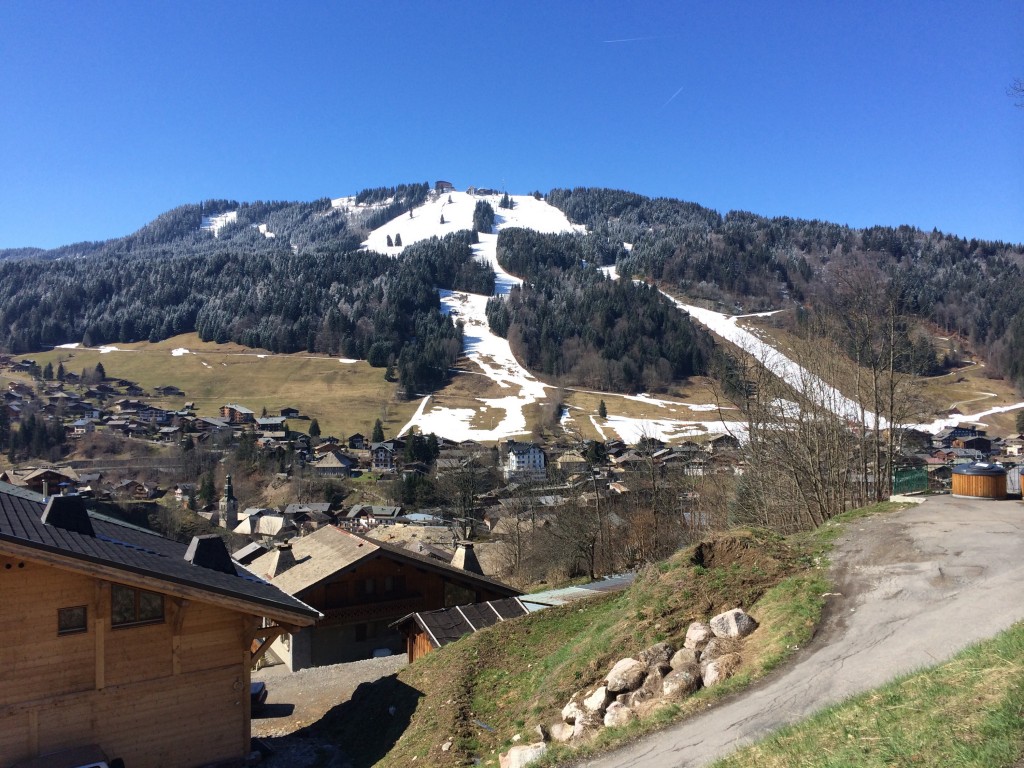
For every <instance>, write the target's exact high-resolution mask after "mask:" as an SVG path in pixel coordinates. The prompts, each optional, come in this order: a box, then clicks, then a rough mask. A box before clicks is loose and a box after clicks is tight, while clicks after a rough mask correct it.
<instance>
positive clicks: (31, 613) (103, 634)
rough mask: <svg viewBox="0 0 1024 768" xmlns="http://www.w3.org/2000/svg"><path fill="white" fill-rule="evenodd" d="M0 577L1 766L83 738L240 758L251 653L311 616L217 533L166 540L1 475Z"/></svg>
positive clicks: (181, 760) (184, 762) (157, 761)
mask: <svg viewBox="0 0 1024 768" xmlns="http://www.w3.org/2000/svg"><path fill="white" fill-rule="evenodd" d="M0 583H2V588H3V594H4V599H3V604H2V608H0V613H2V616H3V621H0V665H2V668H3V670H4V685H3V686H0V756H2V763H3V764H4V765H10V764H13V763H17V762H20V761H23V760H28V759H31V758H35V757H38V756H39V755H42V754H48V753H50V752H53V751H56V750H59V749H64V748H69V747H76V746H83V745H89V744H96V745H99V746H100V747H101V748H102V749H103V751H104V752H106V753H107V754H108V755H116V756H118V757H120V758H122V759H123V760H124V762H125V764H126V765H128V766H158V765H164V766H196V765H206V764H209V763H214V762H221V761H238V762H240V761H241V760H242V759H244V758H245V757H246V755H248V753H249V750H250V711H249V696H248V689H249V681H250V669H251V667H252V664H253V663H254V661H255V659H256V658H257V657H259V656H261V655H262V653H263V652H264V651H265V649H266V648H267V647H269V646H268V645H267V643H268V641H269V640H270V639H272V638H276V637H278V636H279V635H280V634H281V633H282V632H286V631H295V630H297V629H298V628H300V627H305V626H309V625H311V624H312V623H313V622H314V621H315V620H316V619H317V618H318V616H319V614H318V613H317V612H316V611H315V610H313V609H312V608H310V607H309V606H307V605H304V604H303V603H301V602H299V601H297V600H295V599H294V598H292V597H290V596H288V595H286V594H284V593H282V592H281V591H280V590H279V589H277V588H276V587H273V586H271V585H270V584H267V583H266V582H263V581H259V580H257V579H254V578H252V576H251V575H248V574H246V573H245V572H244V571H243V570H241V569H240V568H239V567H238V566H236V565H235V564H234V563H233V562H232V561H231V559H230V557H229V556H228V554H227V550H226V549H225V548H224V545H223V542H222V540H221V539H220V538H219V537H196V538H195V539H193V540H192V542H191V544H189V545H184V544H178V543H177V542H173V541H170V540H168V539H164V538H162V537H160V536H157V535H155V534H153V533H149V532H147V531H143V530H142V529H139V528H136V527H134V526H128V525H125V524H123V523H119V522H116V521H113V520H109V519H106V518H102V517H100V516H96V515H92V514H90V513H89V512H88V511H87V510H86V507H85V505H84V503H83V501H82V499H81V498H80V497H77V496H60V497H54V498H52V499H50V500H49V501H48V502H44V501H43V499H42V497H40V496H38V495H36V494H32V493H28V492H25V491H19V490H18V489H15V488H12V487H10V486H5V487H3V488H0ZM254 647H256V648H257V649H258V650H256V651H255V652H254V651H253V648H254Z"/></svg>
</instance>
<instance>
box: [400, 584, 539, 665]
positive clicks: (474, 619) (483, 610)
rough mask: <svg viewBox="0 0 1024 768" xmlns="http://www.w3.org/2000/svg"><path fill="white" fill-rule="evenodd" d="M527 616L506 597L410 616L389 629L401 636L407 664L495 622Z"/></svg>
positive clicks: (518, 602) (516, 602) (514, 600)
mask: <svg viewBox="0 0 1024 768" xmlns="http://www.w3.org/2000/svg"><path fill="white" fill-rule="evenodd" d="M529 612H530V611H529V609H528V608H527V607H526V606H525V605H523V603H522V601H521V600H520V599H519V598H518V597H507V598H505V599H504V600H490V601H488V602H485V603H476V604H474V605H457V606H455V607H453V608H441V609H439V610H436V611H421V612H418V613H410V614H409V615H408V616H403V617H402V618H401V619H399V620H398V621H396V622H395V623H394V624H392V626H393V627H394V628H395V629H397V630H398V631H399V632H401V633H402V634H403V635H404V636H405V652H406V653H407V654H409V663H410V664H411V663H412V662H414V661H416V659H419V658H422V657H424V656H426V655H427V654H428V653H430V652H431V651H432V650H434V649H435V648H440V647H442V646H445V645H448V644H449V643H454V642H455V641H456V640H458V639H460V638H463V637H465V636H466V635H469V634H472V633H474V632H479V631H480V630H481V629H486V628H487V627H493V626H494V625H495V624H497V623H499V622H502V621H508V620H509V619H516V618H519V617H520V616H526V615H527V614H528V613H529Z"/></svg>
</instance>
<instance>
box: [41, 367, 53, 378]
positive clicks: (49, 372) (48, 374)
mask: <svg viewBox="0 0 1024 768" xmlns="http://www.w3.org/2000/svg"><path fill="white" fill-rule="evenodd" d="M43 378H44V379H46V380H47V381H52V380H53V363H47V364H46V365H44V366H43Z"/></svg>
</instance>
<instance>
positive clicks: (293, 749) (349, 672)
mask: <svg viewBox="0 0 1024 768" xmlns="http://www.w3.org/2000/svg"><path fill="white" fill-rule="evenodd" d="M408 663H409V662H408V657H407V656H406V655H405V654H404V653H403V654H400V655H398V656H388V657H385V658H382V659H366V660H364V661H353V662H351V663H349V664H334V665H332V666H329V667H315V668H313V669H303V670H300V671H298V672H295V673H291V672H289V671H288V668H287V667H285V666H284V665H283V664H279V665H277V666H273V667H264V668H263V669H258V670H256V671H255V672H253V673H252V679H253V681H254V682H255V681H257V680H262V681H263V682H265V683H266V684H267V703H266V705H265V706H264V707H263V709H262V710H261V711H260V712H259V713H257V714H254V715H253V718H252V735H253V736H254V737H256V738H259V739H261V740H262V741H263V742H264V743H265V744H266V745H267V746H269V747H270V748H271V749H272V750H273V754H272V755H271V756H269V757H268V758H266V759H265V760H264V761H263V763H262V765H264V766H267V768H308V766H313V765H318V766H323V768H344V767H345V766H347V765H348V761H347V760H346V759H345V756H344V754H343V753H342V752H341V751H340V750H338V749H337V748H336V747H334V746H332V745H330V744H328V743H326V742H325V741H324V740H323V739H322V738H318V737H317V736H316V735H312V736H294V735H293V734H294V733H295V732H296V731H299V730H300V729H302V728H305V727H306V726H308V725H312V724H314V723H316V722H317V721H318V720H320V718H321V717H323V716H324V714H325V713H327V712H328V711H329V710H331V709H332V708H333V707H336V706H337V705H339V704H342V703H344V702H346V701H348V700H349V699H350V698H351V696H352V693H353V692H354V691H355V689H356V688H358V687H359V685H360V683H369V682H372V681H374V680H378V679H380V678H382V677H386V676H388V675H393V674H395V673H396V672H398V670H400V669H401V668H402V667H404V666H405V665H406V664H408ZM318 761H319V762H318Z"/></svg>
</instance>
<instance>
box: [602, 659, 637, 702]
mask: <svg viewBox="0 0 1024 768" xmlns="http://www.w3.org/2000/svg"><path fill="white" fill-rule="evenodd" d="M646 675H647V665H646V664H643V663H641V662H639V661H637V660H636V659H629V658H626V659H621V660H620V661H618V662H616V663H615V666H614V667H612V671H611V672H609V673H608V677H606V678H605V681H606V683H607V687H608V693H610V694H612V695H615V694H618V693H626V692H628V691H635V690H636V689H637V688H639V687H640V685H641V684H642V683H643V681H644V677H645V676H646Z"/></svg>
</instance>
